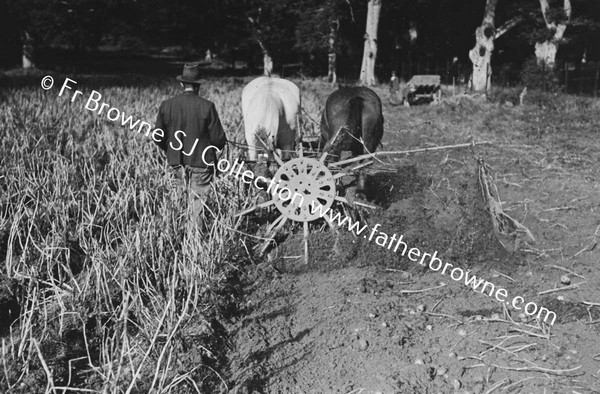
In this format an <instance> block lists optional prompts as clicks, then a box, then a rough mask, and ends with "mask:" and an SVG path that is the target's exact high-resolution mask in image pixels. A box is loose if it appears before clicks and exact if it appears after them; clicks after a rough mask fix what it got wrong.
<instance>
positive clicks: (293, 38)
mask: <svg viewBox="0 0 600 394" xmlns="http://www.w3.org/2000/svg"><path fill="white" fill-rule="evenodd" d="M550 4H551V5H552V6H553V7H554V9H555V10H557V11H556V12H561V5H562V1H557V0H556V1H551V2H550ZM0 5H1V8H2V10H3V11H2V13H1V14H0V18H1V19H0V36H1V37H2V38H3V39H2V40H1V41H0V66H2V67H3V68H14V67H18V66H19V65H20V61H21V53H22V47H23V44H24V41H25V37H26V36H25V34H28V35H29V37H30V41H29V42H30V44H31V47H32V48H35V49H34V60H35V64H36V66H37V67H40V68H51V69H58V70H61V71H65V72H69V71H73V70H77V71H86V72H87V71H89V72H99V71H107V72H115V71H116V72H156V71H161V70H164V71H166V69H165V68H166V67H168V65H169V62H168V60H169V59H170V58H175V57H176V58H178V59H185V60H198V59H203V58H204V56H205V53H206V51H207V50H210V51H211V52H212V54H213V55H214V59H215V61H214V62H213V66H214V65H219V67H212V72H220V73H232V72H237V73H253V72H257V70H258V69H260V68H261V67H262V56H261V51H260V48H259V46H258V44H257V39H256V38H257V34H260V35H261V38H262V41H263V42H264V43H265V45H266V46H267V47H268V49H269V51H270V53H271V55H272V57H273V59H274V64H275V67H274V70H275V72H276V73H279V74H283V75H284V76H285V75H286V74H290V73H299V72H300V73H302V74H303V75H305V76H318V75H325V74H327V53H328V41H327V38H328V33H329V29H330V23H331V21H337V22H338V23H339V30H338V34H339V40H338V43H337V44H336V51H337V54H338V61H337V73H338V76H339V77H340V78H349V79H356V78H357V77H358V74H359V71H360V65H361V58H362V53H363V36H364V32H365V20H366V12H367V0H289V1H282V0H202V1H192V0H146V1H141V0H2V1H0ZM484 7H485V1H484V0H384V1H383V2H382V11H381V17H380V20H379V29H378V45H379V53H378V57H377V66H376V75H377V77H378V78H379V79H380V81H385V80H387V78H389V75H390V73H391V71H392V70H396V71H397V72H398V73H399V74H400V75H401V76H402V77H403V78H405V79H408V78H410V76H411V75H414V74H425V73H435V74H440V75H442V77H443V78H444V79H445V80H446V81H449V80H451V77H455V78H457V80H458V79H460V76H461V75H463V80H464V79H465V77H464V75H467V77H466V78H468V74H469V73H470V68H471V63H470V61H469V57H468V51H469V50H470V49H471V48H472V47H473V45H474V31H475V29H476V27H477V26H479V25H480V24H481V20H482V15H483V11H484ZM572 8H573V16H572V20H571V23H570V25H569V26H568V28H567V31H566V34H565V40H564V42H562V43H561V45H560V48H559V53H558V62H557V64H558V65H559V67H557V68H558V69H560V70H564V69H565V64H567V68H569V69H570V70H571V71H572V72H573V73H574V74H572V79H571V81H572V82H576V77H579V78H580V79H581V81H583V80H585V79H586V78H587V79H589V80H590V81H592V80H593V79H594V74H595V73H596V72H597V68H598V64H597V63H596V62H597V61H598V60H600V48H599V45H598V42H599V40H598V38H599V34H600V28H599V26H600V23H599V22H600V1H598V0H573V1H572ZM517 16H520V17H522V21H521V23H519V24H518V25H517V26H516V27H515V28H513V29H512V30H510V31H509V32H508V33H506V34H505V35H503V36H502V37H501V38H499V39H498V40H496V43H495V46H496V48H495V51H494V55H493V60H492V66H493V70H494V72H493V75H494V76H493V78H494V82H495V84H496V85H499V86H504V85H512V84H517V83H520V82H521V80H522V78H523V70H524V69H527V61H528V60H530V59H532V58H533V46H534V43H535V42H536V41H539V40H542V39H543V38H544V37H543V36H544V35H545V34H548V32H547V29H546V28H545V26H544V21H543V18H542V14H541V11H540V4H539V2H538V1H537V0H500V1H499V2H498V7H497V12H496V18H495V20H496V22H495V24H496V26H497V27H499V26H501V25H502V24H503V23H505V22H506V21H508V20H509V19H511V18H515V17H517ZM249 17H250V18H253V19H254V20H255V21H257V25H255V26H253V25H252V23H251V22H250V21H249V20H250V18H249ZM256 26H258V27H259V28H260V30H259V31H258V32H257V29H256V28H255V27H256ZM411 26H415V27H416V28H417V32H418V36H417V39H416V41H414V42H411V40H410V36H409V28H410V27H411ZM25 32H27V33H25ZM455 57H456V58H458V62H457V63H455V64H454V65H453V64H452V59H454V58H455ZM140 60H144V61H143V62H140ZM179 67H180V66H179V65H178V66H177V68H179ZM234 68H236V70H234ZM216 69H218V70H216ZM560 75H561V78H562V79H564V72H560ZM580 85H582V84H580ZM574 87H575V88H578V86H577V84H574ZM579 87H582V86H579ZM583 87H584V86H583Z"/></svg>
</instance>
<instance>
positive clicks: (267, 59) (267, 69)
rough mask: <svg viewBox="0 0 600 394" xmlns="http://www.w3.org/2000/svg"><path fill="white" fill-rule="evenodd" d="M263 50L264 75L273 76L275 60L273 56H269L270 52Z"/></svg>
mask: <svg viewBox="0 0 600 394" xmlns="http://www.w3.org/2000/svg"><path fill="white" fill-rule="evenodd" d="M262 50H263V74H264V75H266V76H269V77H270V76H271V74H273V59H272V58H271V55H269V51H267V50H266V49H265V48H264V47H262Z"/></svg>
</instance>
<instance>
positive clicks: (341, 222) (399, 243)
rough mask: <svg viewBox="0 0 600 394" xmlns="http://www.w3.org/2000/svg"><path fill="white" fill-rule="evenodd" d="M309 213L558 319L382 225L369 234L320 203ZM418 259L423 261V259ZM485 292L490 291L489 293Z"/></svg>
mask: <svg viewBox="0 0 600 394" xmlns="http://www.w3.org/2000/svg"><path fill="white" fill-rule="evenodd" d="M310 210H311V212H312V213H313V214H314V213H315V212H316V213H317V214H318V215H319V216H320V217H321V218H323V219H325V220H327V221H328V222H329V223H331V224H334V223H337V226H338V227H346V228H347V229H348V231H350V232H352V233H354V234H356V235H357V236H360V235H361V234H363V233H364V234H363V237H364V238H365V239H367V240H368V241H369V242H370V241H372V240H373V238H375V243H376V244H377V245H379V246H381V247H384V248H387V249H388V250H393V251H394V253H397V252H398V250H399V249H401V254H402V256H405V255H406V256H407V257H408V258H409V259H410V260H411V261H415V262H416V261H418V262H419V264H421V265H422V266H426V265H428V266H429V269H430V270H432V271H439V270H442V272H441V273H442V274H446V275H447V274H448V273H447V272H446V271H449V275H450V277H451V278H452V279H453V280H455V281H457V282H458V281H461V280H462V279H463V278H464V281H465V286H469V287H471V288H473V290H474V291H480V292H481V293H483V294H487V295H488V296H489V297H494V298H495V299H496V300H497V301H499V302H504V303H505V304H506V305H511V306H512V307H513V308H514V309H516V310H519V311H520V310H523V311H524V312H525V314H527V315H528V316H534V315H537V316H536V317H537V319H538V320H542V316H543V321H544V322H546V321H547V320H548V319H549V318H550V324H551V325H553V324H554V322H555V320H556V313H554V312H553V311H551V310H549V309H546V308H544V307H538V305H537V304H536V303H535V302H528V303H527V304H525V307H524V308H523V307H521V305H523V303H524V302H525V299H524V298H523V297H521V296H517V297H514V298H513V299H512V300H511V301H508V300H507V297H508V292H507V291H506V289H504V288H501V287H498V288H497V287H496V286H495V285H494V284H493V283H491V282H488V281H487V280H485V279H483V278H477V277H476V276H475V275H471V273H470V271H469V270H467V271H466V272H465V271H464V270H463V269H462V268H460V267H454V266H453V265H452V264H451V263H445V264H444V263H443V262H442V260H441V259H439V258H438V257H437V254H438V252H437V251H435V252H433V255H432V254H430V253H421V251H420V250H419V249H418V248H409V247H408V244H407V243H406V242H404V241H403V240H402V239H403V237H404V236H403V235H400V237H398V235H397V234H393V235H392V236H391V237H390V236H388V234H386V233H384V232H382V231H379V230H377V229H378V228H379V227H380V226H381V225H380V224H376V225H375V226H374V227H373V228H371V229H370V231H367V230H368V229H369V226H368V225H366V224H365V225H361V224H360V222H355V221H352V219H350V218H349V217H347V216H344V217H342V216H343V215H342V214H341V213H340V212H334V211H332V210H331V209H330V208H325V207H324V206H323V205H321V204H319V203H318V202H317V201H312V202H311V203H310ZM375 234H377V236H375ZM407 252H408V253H407ZM419 257H420V258H421V259H420V260H419ZM442 266H443V268H442ZM486 289H489V292H486Z"/></svg>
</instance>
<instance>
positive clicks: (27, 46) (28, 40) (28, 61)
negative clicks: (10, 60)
mask: <svg viewBox="0 0 600 394" xmlns="http://www.w3.org/2000/svg"><path fill="white" fill-rule="evenodd" d="M22 40H23V48H22V52H21V54H22V57H23V59H22V66H23V68H33V67H35V64H34V62H33V50H34V48H33V38H32V37H31V36H30V35H29V33H28V32H27V31H24V32H23V39H22Z"/></svg>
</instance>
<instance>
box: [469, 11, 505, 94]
mask: <svg viewBox="0 0 600 394" xmlns="http://www.w3.org/2000/svg"><path fill="white" fill-rule="evenodd" d="M497 4H498V0H487V2H486V4H485V11H484V15H483V22H482V23H481V26H479V27H478V28H477V29H476V30H475V47H474V48H473V49H471V51H470V52H469V58H470V59H471V62H472V63H473V74H472V76H471V79H472V88H473V90H474V91H475V92H485V93H487V92H488V91H489V90H490V89H491V87H492V83H491V77H492V67H491V60H492V53H493V51H494V39H495V36H496V31H495V28H494V17H495V14H496V5H497Z"/></svg>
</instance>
